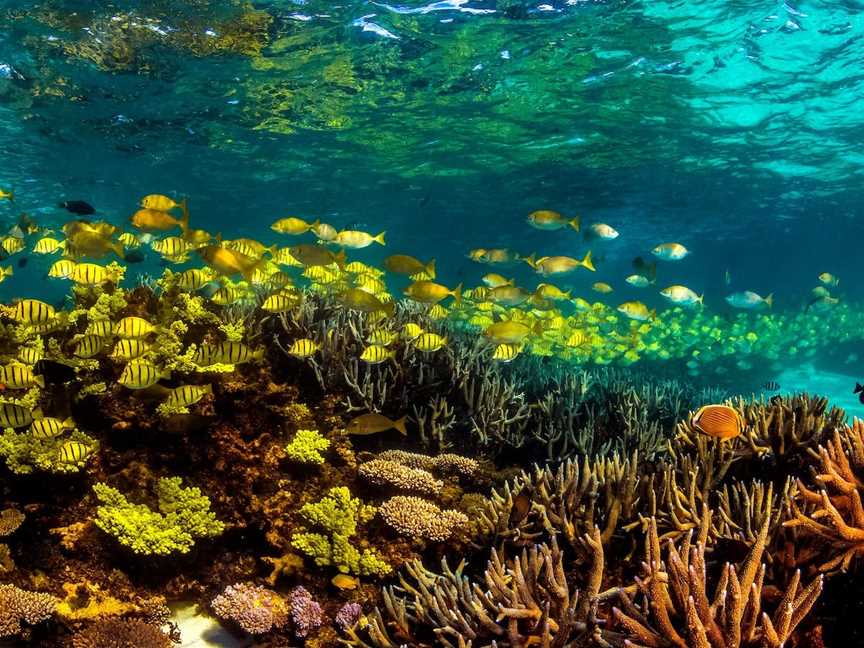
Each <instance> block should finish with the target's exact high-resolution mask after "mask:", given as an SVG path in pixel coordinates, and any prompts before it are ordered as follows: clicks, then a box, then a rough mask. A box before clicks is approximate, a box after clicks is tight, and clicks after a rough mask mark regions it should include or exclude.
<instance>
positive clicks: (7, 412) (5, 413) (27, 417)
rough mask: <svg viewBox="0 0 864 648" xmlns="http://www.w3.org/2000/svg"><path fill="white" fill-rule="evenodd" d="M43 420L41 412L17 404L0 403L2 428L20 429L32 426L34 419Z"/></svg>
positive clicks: (0, 424) (0, 423)
mask: <svg viewBox="0 0 864 648" xmlns="http://www.w3.org/2000/svg"><path fill="white" fill-rule="evenodd" d="M39 418H42V412H41V411H40V410H38V409H37V410H30V409H28V408H26V407H23V406H21V405H18V404H16V403H0V426H2V427H4V428H6V427H11V428H20V427H26V426H28V425H30V424H31V423H32V422H33V420H34V419H39Z"/></svg>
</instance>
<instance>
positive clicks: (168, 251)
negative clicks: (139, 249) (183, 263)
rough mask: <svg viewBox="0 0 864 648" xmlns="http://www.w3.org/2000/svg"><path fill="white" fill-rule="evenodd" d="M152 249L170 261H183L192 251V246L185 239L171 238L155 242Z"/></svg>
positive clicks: (151, 245)
mask: <svg viewBox="0 0 864 648" xmlns="http://www.w3.org/2000/svg"><path fill="white" fill-rule="evenodd" d="M150 247H151V248H152V249H153V251H154V252H158V253H159V254H161V255H162V256H163V257H166V258H168V259H183V260H185V258H186V255H187V254H189V252H191V251H192V249H193V248H192V246H191V245H190V244H189V243H187V242H186V240H185V239H184V238H183V237H180V236H169V237H167V238H164V239H161V240H156V241H153V242H152V243H151V244H150Z"/></svg>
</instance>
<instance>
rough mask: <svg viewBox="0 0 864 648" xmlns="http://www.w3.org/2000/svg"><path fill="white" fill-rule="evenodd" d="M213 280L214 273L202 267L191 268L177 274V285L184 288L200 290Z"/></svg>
mask: <svg viewBox="0 0 864 648" xmlns="http://www.w3.org/2000/svg"><path fill="white" fill-rule="evenodd" d="M212 280H213V277H212V275H210V273H208V272H206V271H204V270H202V269H201V268H190V269H189V270H184V271H183V272H181V273H180V274H178V275H177V285H178V286H180V288H181V289H182V290H200V289H201V288H203V287H204V286H205V285H206V284H208V283H210V281H212Z"/></svg>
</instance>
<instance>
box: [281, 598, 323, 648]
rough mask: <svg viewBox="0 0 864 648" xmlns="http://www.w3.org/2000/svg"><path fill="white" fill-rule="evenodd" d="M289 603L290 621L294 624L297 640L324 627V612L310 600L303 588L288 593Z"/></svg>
mask: <svg viewBox="0 0 864 648" xmlns="http://www.w3.org/2000/svg"><path fill="white" fill-rule="evenodd" d="M288 600H289V602H290V603H291V620H292V621H293V622H294V634H295V635H297V637H298V638H301V639H302V638H303V637H305V636H307V635H308V634H309V633H310V632H312V631H313V630H315V629H316V628H320V627H321V626H322V625H324V618H325V617H324V610H322V609H321V606H320V605H319V604H318V603H317V602H316V601H314V600H313V599H312V595H311V594H310V593H309V591H308V590H307V589H306V588H305V587H295V588H294V589H293V590H291V591H290V592H289V593H288Z"/></svg>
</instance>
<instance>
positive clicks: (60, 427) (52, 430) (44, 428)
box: [30, 417, 75, 439]
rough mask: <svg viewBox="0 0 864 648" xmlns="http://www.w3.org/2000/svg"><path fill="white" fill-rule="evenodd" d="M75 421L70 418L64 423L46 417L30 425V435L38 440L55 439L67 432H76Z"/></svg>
mask: <svg viewBox="0 0 864 648" xmlns="http://www.w3.org/2000/svg"><path fill="white" fill-rule="evenodd" d="M74 429H75V421H74V420H73V419H72V418H71V417H70V418H67V419H66V420H64V421H61V420H60V419H58V418H51V417H45V418H40V419H36V420H34V421H33V422H32V423H31V424H30V434H32V435H33V436H34V437H36V438H37V439H53V438H55V437H58V436H60V435H61V434H63V432H65V431H66V430H74Z"/></svg>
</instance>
